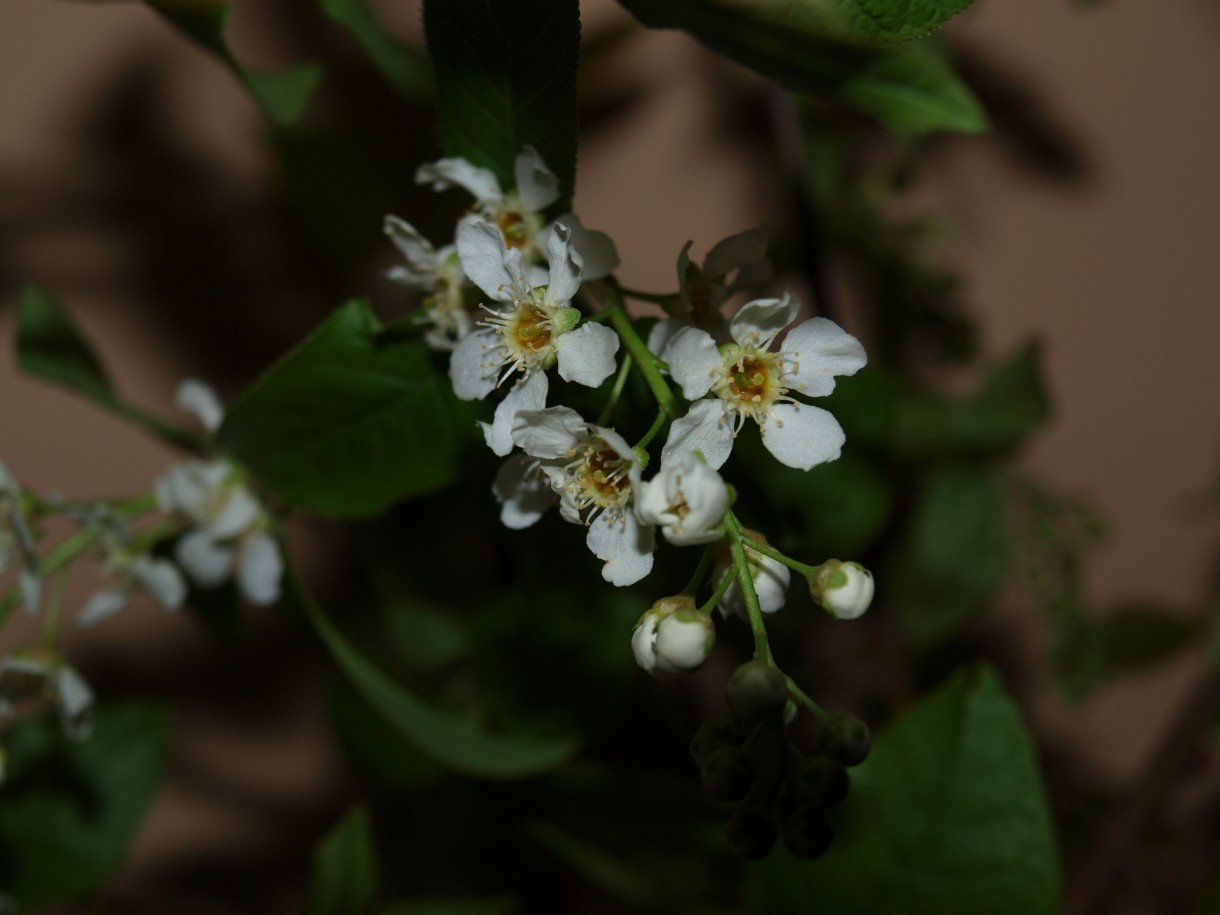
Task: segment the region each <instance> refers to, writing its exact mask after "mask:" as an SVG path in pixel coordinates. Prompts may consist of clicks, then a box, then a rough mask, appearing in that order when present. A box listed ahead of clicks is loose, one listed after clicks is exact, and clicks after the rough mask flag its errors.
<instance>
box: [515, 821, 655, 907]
mask: <svg viewBox="0 0 1220 915" xmlns="http://www.w3.org/2000/svg"><path fill="white" fill-rule="evenodd" d="M526 828H527V830H528V832H529V834H530V835H531V836H533V837H534V838H535V839H537V840H538V841H539V842H541V843H542V844H543V845H545V846H546V847H547V848H549V849H550V850H551V851H552V852H553V853H554V854H556V855H557V856H559V857H560V858H561V859H562V860H563V861H565V862H566V863H567V864H568V866H569V867H571V868H572V869H573V870H574V871H576V872H577V873H578V874H580V875H581V876H582V877H584V878H585V879H587V880H588V881H589V882H590V883H592V884H594V885H595V886H598V887H601V888H602V889H603V890H605V891H606V892H607V893H609V894H610V895H611V896H613V897H615V898H616V899H621V900H622V901H623V902H627V903H630V904H631V905H632V906H633V907H635V908H636V909H637V910H639V909H645V910H647V909H655V908H656V907H657V897H658V889H657V887H656V885H655V881H654V880H653V879H652V877H651V875H650V874H649V873H648V872H647V871H644V870H641V869H640V868H639V867H637V866H636V865H634V864H631V863H629V862H627V861H624V860H622V859H620V858H618V857H616V856H615V855H613V854H611V853H610V852H607V851H605V850H604V849H601V848H598V847H597V846H596V845H594V844H592V843H590V842H586V841H585V840H583V839H581V838H579V837H577V836H574V835H572V834H571V833H570V832H567V831H566V830H563V829H560V828H559V827H557V826H554V825H552V824H550V823H542V822H533V823H530V824H529V825H528V826H527V827H526Z"/></svg>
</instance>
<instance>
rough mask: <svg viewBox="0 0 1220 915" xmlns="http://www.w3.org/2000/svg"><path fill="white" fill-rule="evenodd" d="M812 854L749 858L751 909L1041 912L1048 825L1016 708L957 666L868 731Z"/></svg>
mask: <svg viewBox="0 0 1220 915" xmlns="http://www.w3.org/2000/svg"><path fill="white" fill-rule="evenodd" d="M834 820H835V830H836V833H837V835H836V838H835V844H834V845H833V846H832V847H831V850H830V852H829V854H827V855H826V857H825V858H823V859H822V860H820V861H817V862H813V863H807V862H802V861H797V860H795V859H793V858H791V857H789V856H787V855H785V854H774V855H772V857H771V858H770V859H768V860H767V861H765V862H763V863H761V864H760V865H758V866H756V867H755V868H753V870H752V872H751V873H750V875H749V889H750V895H751V896H752V897H753V901H754V903H755V907H754V908H752V909H751V911H757V912H759V913H764V915H769V913H784V915H787V913H791V912H826V913H833V915H878V913H883V912H887V913H888V912H895V913H897V912H901V913H902V915H946V913H950V912H953V913H957V912H979V913H982V912H986V913H987V915H1051V913H1054V912H1056V911H1058V897H1059V874H1058V866H1057V856H1056V850H1055V839H1054V831H1053V828H1052V825H1051V819H1050V815H1049V812H1048V810H1047V805H1046V800H1045V797H1044V794H1043V789H1042V786H1041V783H1040V780H1039V775H1038V766H1037V761H1036V759H1035V756H1034V752H1033V748H1032V746H1031V745H1030V741H1029V738H1028V737H1027V736H1026V733H1025V730H1024V728H1023V726H1022V724H1021V719H1020V717H1019V715H1018V713H1017V710H1016V709H1015V708H1014V707H1013V705H1012V703H1011V702H1010V701H1009V700H1008V698H1007V697H1006V696H1005V695H1004V693H1003V691H1002V690H1001V688H1000V686H999V684H998V683H997V682H996V678H995V675H994V674H993V673H992V672H991V671H990V670H989V669H987V668H983V669H981V670H974V671H970V672H959V673H958V674H957V675H955V676H953V677H952V678H950V680H949V681H948V682H947V683H945V684H944V685H943V686H941V687H940V688H939V689H938V690H936V692H934V693H933V694H932V695H930V696H928V697H927V698H925V699H923V700H922V701H921V702H920V703H919V704H918V705H916V706H915V707H914V708H912V709H911V710H910V711H908V712H907V713H906V714H904V715H903V716H902V717H901V718H899V719H898V720H897V721H896V722H894V723H893V724H892V725H891V726H889V727H888V728H886V729H885V730H884V731H882V732H881V734H879V735H878V737H877V740H876V742H875V743H874V745H873V750H872V753H871V754H870V755H869V758H868V760H867V761H865V762H864V764H863V765H861V766H860V767H859V768H857V769H854V770H852V790H851V795H850V796H849V797H848V799H847V801H846V802H844V804H843V805H842V807H840V808H838V809H837V811H836V813H835V815H834Z"/></svg>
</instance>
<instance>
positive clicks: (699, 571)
mask: <svg viewBox="0 0 1220 915" xmlns="http://www.w3.org/2000/svg"><path fill="white" fill-rule="evenodd" d="M715 552H716V545H715V544H708V545H707V546H706V547H705V548H704V550H703V555H702V556H701V557H699V565H698V566H696V567H695V574H694V575H692V576H691V578H690V581H688V582H687V583H686V587H685V588H683V589H682V591H681V593H682V594H683V595H685V596H686V597H689V598H692V599H693V598H694V596H695V595H696V594H698V593H699V586H700V585H701V584H703V578H704V576H705V575H707V567H708V566H710V565H711V564H712V556H713V555H715ZM726 577H728V576H726ZM717 600H719V598H717Z"/></svg>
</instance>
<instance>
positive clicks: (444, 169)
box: [415, 158, 504, 203]
mask: <svg viewBox="0 0 1220 915" xmlns="http://www.w3.org/2000/svg"><path fill="white" fill-rule="evenodd" d="M415 183H416V184H431V185H432V190H434V191H444V190H448V189H449V188H451V187H453V186H454V185H456V186H458V187H462V188H465V189H466V190H468V191H469V192H470V193H471V195H472V196H473V197H474V199H475V200H477V201H479V203H498V202H499V201H500V200H502V199H503V198H504V194H503V192H502V191H501V190H500V182H499V181H497V180H496V176H495V175H493V174H492V173H491V172H489V171H488V170H487V169H485V168H478V167H477V166H475V165H472V164H471V163H470V162H467V161H466V160H465V159H459V158H454V159H441V160H439V161H437V162H430V163H428V164H426V165H421V166H420V167H419V168H418V169H417V170H416V172H415Z"/></svg>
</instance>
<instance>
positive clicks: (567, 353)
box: [555, 322, 618, 388]
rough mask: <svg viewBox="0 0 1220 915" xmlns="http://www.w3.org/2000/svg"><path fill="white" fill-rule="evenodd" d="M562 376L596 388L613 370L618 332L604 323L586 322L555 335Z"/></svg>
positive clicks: (564, 378)
mask: <svg viewBox="0 0 1220 915" xmlns="http://www.w3.org/2000/svg"><path fill="white" fill-rule="evenodd" d="M555 352H556V354H557V355H558V357H559V377H560V378H562V379H563V380H564V381H575V382H576V383H577V384H583V385H586V386H587V387H590V388H595V387H597V386H598V385H599V384H601V383H602V382H603V381H605V380H606V379H607V378H609V377H610V376H611V375H613V374H614V368H615V361H614V356H615V354H616V353H617V352H618V334H616V333H615V332H614V331H612V330H611V329H610V328H608V327H606V326H605V325H604V324H594V323H590V322H586V323H584V324H582V325H581V326H580V327H578V328H576V329H575V330H570V331H568V332H567V333H566V334H560V335H559V336H558V337H556V338H555Z"/></svg>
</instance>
